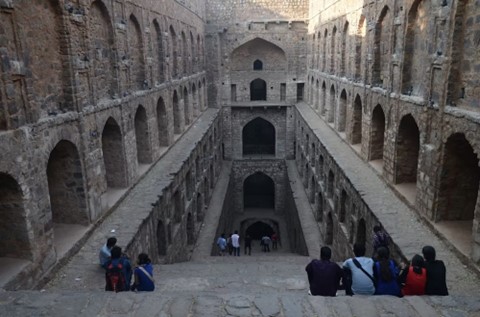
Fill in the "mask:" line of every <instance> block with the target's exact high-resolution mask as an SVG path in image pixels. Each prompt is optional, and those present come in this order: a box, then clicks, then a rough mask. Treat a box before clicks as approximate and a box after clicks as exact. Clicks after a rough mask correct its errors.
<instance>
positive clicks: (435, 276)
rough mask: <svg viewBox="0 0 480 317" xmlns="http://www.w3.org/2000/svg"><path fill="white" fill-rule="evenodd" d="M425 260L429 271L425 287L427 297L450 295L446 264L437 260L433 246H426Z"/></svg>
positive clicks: (423, 251)
mask: <svg viewBox="0 0 480 317" xmlns="http://www.w3.org/2000/svg"><path fill="white" fill-rule="evenodd" d="M422 253H423V257H424V259H425V268H426V269H427V285H426V286H425V294H426V295H441V296H446V295H448V289H447V282H446V275H447V270H446V268H445V264H443V262H442V261H440V260H435V256H436V253H435V249H434V248H433V247H432V246H429V245H427V246H424V247H423V249H422Z"/></svg>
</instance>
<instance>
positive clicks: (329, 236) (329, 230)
mask: <svg viewBox="0 0 480 317" xmlns="http://www.w3.org/2000/svg"><path fill="white" fill-rule="evenodd" d="M325 244H328V245H332V244H333V216H332V213H331V212H329V213H328V215H327V223H326V230H325Z"/></svg>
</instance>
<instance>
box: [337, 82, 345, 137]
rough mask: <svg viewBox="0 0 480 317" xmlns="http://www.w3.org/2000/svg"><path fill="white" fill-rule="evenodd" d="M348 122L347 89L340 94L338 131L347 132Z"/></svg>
mask: <svg viewBox="0 0 480 317" xmlns="http://www.w3.org/2000/svg"><path fill="white" fill-rule="evenodd" d="M346 121H347V92H346V90H345V89H343V90H342V92H341V93H340V99H339V102H338V125H337V128H338V131H339V132H344V131H345V124H346Z"/></svg>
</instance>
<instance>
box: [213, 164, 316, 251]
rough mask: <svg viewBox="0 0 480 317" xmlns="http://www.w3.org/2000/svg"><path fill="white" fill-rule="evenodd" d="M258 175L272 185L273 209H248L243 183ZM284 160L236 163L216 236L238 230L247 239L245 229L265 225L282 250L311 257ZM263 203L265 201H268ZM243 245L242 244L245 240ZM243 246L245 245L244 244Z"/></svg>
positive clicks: (214, 246)
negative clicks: (257, 224)
mask: <svg viewBox="0 0 480 317" xmlns="http://www.w3.org/2000/svg"><path fill="white" fill-rule="evenodd" d="M257 174H262V175H265V176H266V177H268V178H270V179H271V180H272V181H273V185H274V196H275V198H274V208H273V209H271V210H270V209H269V208H263V207H258V208H245V207H244V198H245V192H244V189H245V188H244V183H245V181H246V179H247V178H249V177H250V176H254V175H257ZM287 177H288V176H287V172H286V166H285V161H284V160H274V159H257V160H255V159H252V160H235V161H233V165H232V173H231V177H230V180H229V184H228V190H227V193H226V195H225V197H224V201H223V208H222V214H221V217H220V219H219V224H218V227H217V235H216V237H218V236H220V234H222V233H226V234H227V235H228V234H229V233H232V232H233V231H235V230H238V231H239V233H240V236H241V238H242V239H243V238H244V237H245V235H246V233H245V231H246V229H247V228H248V227H249V226H250V225H252V224H253V223H255V222H259V221H260V222H263V223H265V224H267V225H269V226H270V227H272V229H273V230H275V231H276V232H277V234H278V235H279V236H280V237H281V239H282V241H283V242H282V248H283V249H287V248H289V249H288V250H289V252H295V253H298V254H302V255H308V250H307V247H306V244H305V239H304V237H303V231H302V228H301V225H300V220H299V218H298V212H297V208H296V206H295V202H294V199H293V195H292V190H291V188H290V187H289V185H288V184H289V181H288V179H287ZM261 199H263V200H265V197H262V198H261ZM242 241H243V240H242ZM242 245H243V244H242ZM217 253H218V250H217V248H216V245H213V246H212V252H211V254H212V255H217Z"/></svg>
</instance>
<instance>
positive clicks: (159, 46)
mask: <svg viewBox="0 0 480 317" xmlns="http://www.w3.org/2000/svg"><path fill="white" fill-rule="evenodd" d="M153 26H154V29H155V33H154V36H155V40H154V41H153V42H154V45H153V47H154V56H155V57H156V60H157V72H156V74H155V76H156V78H155V79H156V80H157V83H158V84H161V83H163V82H165V52H164V48H163V32H162V29H161V28H160V24H159V23H158V21H157V19H155V20H153Z"/></svg>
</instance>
